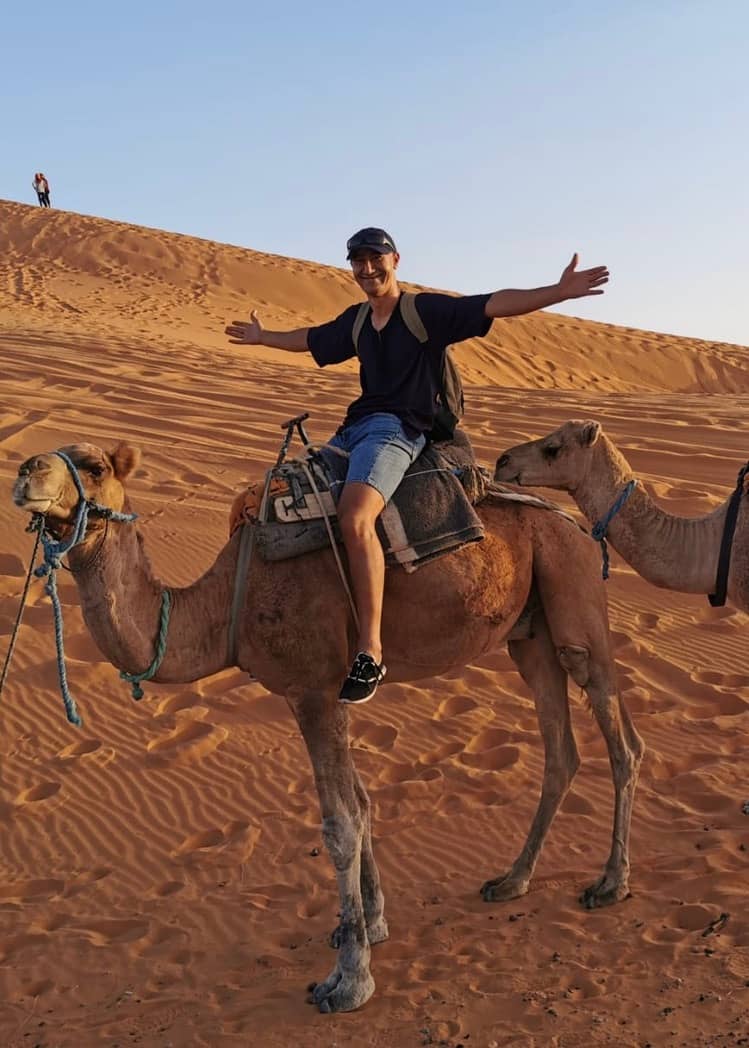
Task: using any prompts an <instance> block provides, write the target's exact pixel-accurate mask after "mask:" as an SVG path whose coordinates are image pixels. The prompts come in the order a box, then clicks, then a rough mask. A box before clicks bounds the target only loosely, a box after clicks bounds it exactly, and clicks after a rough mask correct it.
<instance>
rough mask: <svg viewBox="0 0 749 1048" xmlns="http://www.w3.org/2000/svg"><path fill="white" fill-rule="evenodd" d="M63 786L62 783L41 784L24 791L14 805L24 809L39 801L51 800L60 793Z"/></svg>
mask: <svg viewBox="0 0 749 1048" xmlns="http://www.w3.org/2000/svg"><path fill="white" fill-rule="evenodd" d="M61 785H62V783H59V782H40V783H38V784H37V785H36V786H31V787H30V788H29V789H28V790H22V791H21V793H19V794H18V796H17V797H16V799H15V801H14V803H15V804H16V806H17V807H22V806H23V805H24V804H36V803H38V802H39V801H46V800H49V798H50V797H54V795H55V794H56V793H57V792H58V791H59V789H60V787H61Z"/></svg>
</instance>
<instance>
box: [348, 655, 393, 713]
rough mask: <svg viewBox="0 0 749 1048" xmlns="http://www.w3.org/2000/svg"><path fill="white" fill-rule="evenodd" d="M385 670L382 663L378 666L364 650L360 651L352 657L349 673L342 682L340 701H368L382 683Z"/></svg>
mask: <svg viewBox="0 0 749 1048" xmlns="http://www.w3.org/2000/svg"><path fill="white" fill-rule="evenodd" d="M386 672H387V670H386V669H385V666H384V664H383V663H381V664H380V665H379V666H378V665H377V663H376V662H375V660H374V659H373V658H372V656H371V655H370V654H369V652H366V651H360V652H359V654H358V655H357V656H356V658H355V659H354V662H353V665H352V666H351V669H350V670H349V675H348V677H346V679H345V681H344V682H343V687H342V688H341V694H340V695H339V696H338V698H339V699H340V701H341V702H368V701H369V699H371V698H372V696H373V695H374V693H375V692H376V691H377V685H378V684H381V683H382V679H383V677H384V676H385V674H386Z"/></svg>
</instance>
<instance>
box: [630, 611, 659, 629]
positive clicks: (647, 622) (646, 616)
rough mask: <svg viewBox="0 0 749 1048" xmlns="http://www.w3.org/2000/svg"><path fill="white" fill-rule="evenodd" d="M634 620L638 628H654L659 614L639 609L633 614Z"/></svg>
mask: <svg viewBox="0 0 749 1048" xmlns="http://www.w3.org/2000/svg"><path fill="white" fill-rule="evenodd" d="M635 622H636V623H637V625H638V626H639V628H640V629H643V630H654V629H655V628H656V626H657V625H658V623H659V622H660V615H656V614H655V612H650V611H641V612H639V613H638V614H637V615H635Z"/></svg>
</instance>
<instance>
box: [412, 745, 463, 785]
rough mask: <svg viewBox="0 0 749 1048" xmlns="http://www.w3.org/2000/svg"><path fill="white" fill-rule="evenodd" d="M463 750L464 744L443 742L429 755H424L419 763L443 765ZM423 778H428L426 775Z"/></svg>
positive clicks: (430, 751)
mask: <svg viewBox="0 0 749 1048" xmlns="http://www.w3.org/2000/svg"><path fill="white" fill-rule="evenodd" d="M462 750H463V743H462V742H443V743H442V745H441V746H437V747H436V748H435V749H433V750H429V752H428V753H422V754H421V756H420V757H419V762H420V763H421V764H441V763H442V761H444V760H447V759H448V757H453V756H455V754H456V753H460V752H461V751H462ZM422 778H426V775H422Z"/></svg>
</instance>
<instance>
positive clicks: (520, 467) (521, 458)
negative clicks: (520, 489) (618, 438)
mask: <svg viewBox="0 0 749 1048" xmlns="http://www.w3.org/2000/svg"><path fill="white" fill-rule="evenodd" d="M600 435H601V424H600V423H599V422H593V421H592V420H591V419H586V420H585V421H583V422H581V421H580V420H578V419H572V420H571V421H569V422H565V423H564V425H562V426H560V427H559V429H555V430H554V432H553V433H549V434H548V435H547V436H545V437H540V438H539V439H538V440H529V441H528V442H527V443H525V444H517V445H516V446H515V447H514V448H509V449H508V450H507V451H505V452H503V453H502V454H501V455H500V456H499V458H498V459H497V465H496V467H495V470H494V479H495V480H497V481H505V482H507V483H511V484H521V485H524V486H526V485H527V486H531V487H544V488H559V489H560V490H563V491H574V490H575V488H576V487H577V486H578V484H579V483H580V481H581V479H582V477H584V476H585V474H586V472H587V470H588V469H589V467H590V462H591V455H590V454H589V452H590V449H591V448H592V447H593V446H594V444H595V443H596V441H597V440H598V438H599V436H600Z"/></svg>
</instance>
